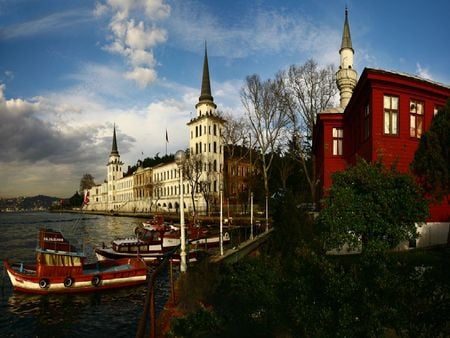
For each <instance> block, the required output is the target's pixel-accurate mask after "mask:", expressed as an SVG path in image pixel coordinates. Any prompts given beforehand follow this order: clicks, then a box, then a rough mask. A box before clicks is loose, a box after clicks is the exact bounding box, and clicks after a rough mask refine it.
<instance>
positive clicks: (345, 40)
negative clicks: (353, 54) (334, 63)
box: [341, 6, 353, 50]
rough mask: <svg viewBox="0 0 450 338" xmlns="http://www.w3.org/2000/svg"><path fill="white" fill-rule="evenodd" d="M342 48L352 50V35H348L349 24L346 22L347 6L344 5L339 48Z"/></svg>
mask: <svg viewBox="0 0 450 338" xmlns="http://www.w3.org/2000/svg"><path fill="white" fill-rule="evenodd" d="M344 48H350V49H351V50H353V47H352V37H351V36H350V26H349V24H348V9H347V6H345V22H344V32H343V33H342V43H341V50H342V49H344Z"/></svg>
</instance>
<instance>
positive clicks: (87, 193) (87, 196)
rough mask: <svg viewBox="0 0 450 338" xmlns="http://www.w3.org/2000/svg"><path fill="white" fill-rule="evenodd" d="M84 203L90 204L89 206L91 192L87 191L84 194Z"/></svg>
mask: <svg viewBox="0 0 450 338" xmlns="http://www.w3.org/2000/svg"><path fill="white" fill-rule="evenodd" d="M83 203H84V204H85V205H88V204H89V190H86V191H85V192H84V199H83Z"/></svg>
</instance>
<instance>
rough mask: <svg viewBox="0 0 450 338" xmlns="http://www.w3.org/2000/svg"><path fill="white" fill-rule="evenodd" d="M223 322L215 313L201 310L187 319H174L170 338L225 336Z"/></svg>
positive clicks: (186, 317)
mask: <svg viewBox="0 0 450 338" xmlns="http://www.w3.org/2000/svg"><path fill="white" fill-rule="evenodd" d="M222 330H223V320H222V319H221V318H220V317H218V316H217V314H215V313H214V312H213V311H208V310H207V309H205V308H201V309H199V310H198V311H195V312H192V313H190V314H188V315H187V316H185V317H181V318H174V319H173V320H172V322H171V330H170V332H169V334H168V336H169V337H192V338H208V337H212V336H214V337H221V336H223V333H222Z"/></svg>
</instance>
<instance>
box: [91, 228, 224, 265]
mask: <svg viewBox="0 0 450 338" xmlns="http://www.w3.org/2000/svg"><path fill="white" fill-rule="evenodd" d="M187 239H188V242H189V249H188V253H187V255H188V259H189V260H190V261H195V260H196V256H197V253H198V252H199V251H200V250H205V249H209V248H212V247H218V246H219V244H220V235H219V234H214V233H211V232H210V230H209V229H207V228H205V227H200V226H193V225H188V226H187ZM229 241H230V236H229V234H228V232H225V233H224V235H223V243H224V244H227V243H229ZM180 243H181V241H180V230H179V229H178V228H177V227H175V226H170V227H169V228H167V227H164V228H155V227H153V226H150V227H148V226H139V227H137V228H136V229H135V236H132V237H128V238H117V239H114V240H113V241H112V242H111V246H109V247H106V246H105V245H103V246H102V247H101V248H96V249H95V254H96V255H97V258H98V259H99V260H105V259H120V258H130V257H141V258H142V259H143V260H145V261H146V262H155V261H157V260H160V259H162V258H164V256H165V255H167V254H168V253H169V252H171V251H173V250H174V249H176V248H177V247H178V246H179V245H180ZM173 258H174V261H178V260H179V255H177V254H175V255H173Z"/></svg>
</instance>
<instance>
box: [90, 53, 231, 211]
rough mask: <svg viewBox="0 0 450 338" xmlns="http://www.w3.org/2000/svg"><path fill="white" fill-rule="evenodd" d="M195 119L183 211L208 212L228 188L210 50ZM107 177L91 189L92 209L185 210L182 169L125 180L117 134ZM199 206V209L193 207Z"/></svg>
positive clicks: (172, 166)
mask: <svg viewBox="0 0 450 338" xmlns="http://www.w3.org/2000/svg"><path fill="white" fill-rule="evenodd" d="M195 108H196V112H197V113H196V117H194V118H192V119H191V120H190V121H189V122H188V123H187V126H188V133H189V136H190V137H189V145H188V147H187V149H188V150H187V154H186V155H187V159H186V162H185V164H184V165H183V171H184V183H183V187H182V188H181V189H182V190H183V194H184V206H183V207H184V209H185V210H186V211H188V212H191V211H194V209H195V210H196V211H204V210H206V208H207V207H211V205H212V204H216V203H217V201H218V196H219V192H220V189H223V181H224V180H223V167H224V154H223V153H224V151H223V149H224V147H223V137H222V130H223V127H224V123H225V120H223V119H222V118H221V117H220V116H219V115H218V114H217V111H216V109H217V105H216V104H215V103H214V98H213V96H212V95H211V85H210V76H209V65H208V55H207V50H206V47H205V55H204V61H203V76H202V84H201V93H200V97H199V101H198V103H197V104H196V105H195ZM106 167H107V178H106V180H105V182H104V183H102V184H99V185H96V186H94V187H92V188H91V189H89V191H88V194H89V204H88V205H87V206H86V208H87V210H93V211H109V212H113V213H114V212H158V211H174V212H175V211H178V209H179V208H180V205H179V197H180V184H179V183H180V168H179V167H178V166H177V164H176V163H175V162H172V163H167V164H160V165H157V166H154V167H152V168H143V166H142V162H138V169H137V170H136V171H135V172H134V173H133V174H132V175H129V176H124V172H123V162H122V161H121V160H120V154H119V151H118V146H117V139H116V129H115V127H114V130H113V140H112V149H111V153H110V155H109V159H108V162H107V164H106ZM194 205H195V207H194Z"/></svg>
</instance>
